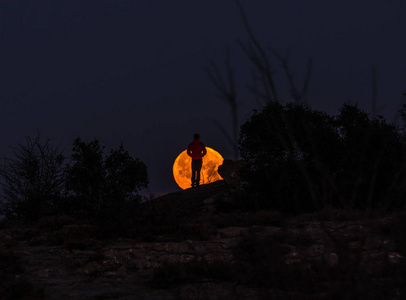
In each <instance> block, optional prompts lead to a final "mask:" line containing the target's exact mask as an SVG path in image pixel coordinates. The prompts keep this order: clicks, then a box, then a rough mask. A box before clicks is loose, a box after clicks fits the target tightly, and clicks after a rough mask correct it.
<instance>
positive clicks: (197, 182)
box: [195, 159, 203, 186]
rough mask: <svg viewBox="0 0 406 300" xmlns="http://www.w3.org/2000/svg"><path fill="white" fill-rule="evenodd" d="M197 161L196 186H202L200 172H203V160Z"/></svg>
mask: <svg viewBox="0 0 406 300" xmlns="http://www.w3.org/2000/svg"><path fill="white" fill-rule="evenodd" d="M195 160H196V166H195V168H196V181H195V182H196V186H199V184H200V171H201V170H202V165H203V160H201V159H195Z"/></svg>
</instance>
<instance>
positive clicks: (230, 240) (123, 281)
mask: <svg viewBox="0 0 406 300" xmlns="http://www.w3.org/2000/svg"><path fill="white" fill-rule="evenodd" d="M226 188H227V185H226V184H225V183H224V182H222V183H216V184H213V185H211V186H208V187H204V186H202V187H200V188H198V189H193V190H192V189H190V190H186V191H183V192H180V193H177V194H171V195H167V196H165V197H163V198H158V199H155V200H153V201H152V202H150V203H146V204H145V210H144V212H143V213H144V214H145V216H148V215H150V214H151V213H152V212H153V213H154V215H153V216H151V215H150V217H151V218H153V220H157V222H158V223H159V224H157V227H156V228H155V229H154V230H151V232H150V233H149V234H148V235H146V236H147V237H148V238H144V237H134V238H123V237H119V234H118V236H117V237H116V238H110V239H100V238H98V237H97V228H95V227H94V225H88V224H66V223H69V220H68V219H67V220H64V221H61V220H57V221H53V222H49V221H48V223H47V222H43V223H41V222H40V223H38V224H36V225H25V224H4V225H3V226H2V227H1V229H0V253H2V255H3V257H5V253H9V254H10V255H11V254H12V255H13V257H18V261H19V264H20V267H21V269H18V270H17V271H15V272H14V273H13V274H14V275H13V274H9V275H8V276H5V275H4V274H0V275H2V276H3V277H2V278H3V279H4V278H8V279H10V278H14V279H16V278H21V277H24V278H26V280H27V281H28V282H30V283H32V285H33V286H34V287H36V288H37V289H40V290H42V291H43V294H44V297H46V299H75V300H81V299H120V300H124V299H332V298H334V297H336V299H340V298H341V299H343V297H344V298H345V297H347V298H346V299H355V298H351V297H355V296H354V295H352V293H355V294H356V295H361V296H365V295H370V294H372V292H373V293H376V297H375V298H373V299H378V298H379V296H380V294H379V292H382V291H386V292H387V295H388V297H387V299H402V296H404V292H405V286H406V285H405V284H404V283H405V280H404V279H402V276H403V274H404V271H405V257H404V255H405V249H406V238H404V236H403V234H404V233H403V230H404V229H405V228H406V226H404V224H406V222H402V220H403V217H402V216H400V218H399V216H396V215H392V216H386V217H380V218H372V217H369V218H366V217H364V216H362V215H357V214H355V215H354V214H352V213H342V214H341V215H337V213H335V212H329V213H326V214H315V215H302V216H295V217H286V216H283V215H281V214H279V213H276V212H255V213H254V212H252V213H247V212H245V213H244V212H235V213H230V214H224V213H216V210H215V203H216V199H218V198H219V197H220V198H221V197H224V194H225V193H226ZM168 215H171V216H170V217H169V216H168ZM168 220H169V221H168ZM172 220H174V222H177V223H176V224H175V225H176V226H174V228H171V230H168V229H165V226H166V225H165V224H168V223H167V222H172ZM175 220H178V221H175ZM55 222H58V224H59V225H58V226H51V225H49V224H51V223H52V224H53V223H55ZM64 224H65V225H64ZM402 224H403V225H402ZM144 230H147V227H145V228H144ZM181 233H182V234H181ZM197 233H198V234H197ZM192 271H193V272H194V273H191V272H192ZM14 279H13V280H14ZM289 280H290V281H289ZM9 282H10V281H9ZM9 284H10V283H9ZM380 287H382V288H380ZM368 289H370V292H369V290H368ZM385 289H386V290H385ZM377 291H378V292H377ZM357 293H358V294H357ZM377 297H378V298H377ZM26 299H31V298H26ZM33 299H34V298H33ZM35 299H37V298H35ZM359 299H361V298H359Z"/></svg>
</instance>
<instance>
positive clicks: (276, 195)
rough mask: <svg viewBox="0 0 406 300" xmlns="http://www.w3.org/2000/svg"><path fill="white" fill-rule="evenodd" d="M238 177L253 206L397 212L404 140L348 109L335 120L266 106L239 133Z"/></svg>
mask: <svg viewBox="0 0 406 300" xmlns="http://www.w3.org/2000/svg"><path fill="white" fill-rule="evenodd" d="M239 145H240V151H241V155H242V157H243V158H244V159H245V160H246V161H247V162H248V165H249V168H248V169H247V170H245V171H243V174H242V176H243V177H244V178H245V179H246V181H247V182H248V183H249V189H250V190H251V192H252V193H254V194H256V195H257V197H255V199H254V200H255V201H254V202H253V204H255V205H256V207H261V208H264V207H265V208H274V209H281V210H288V211H303V210H315V209H318V208H322V207H325V206H335V207H351V208H361V209H365V208H384V209H388V208H389V207H399V206H401V205H403V203H404V201H403V200H402V199H403V198H404V196H405V192H406V182H405V180H404V177H405V176H404V175H405V167H404V163H405V155H404V139H403V137H402V135H400V134H399V131H398V128H397V127H396V126H395V125H394V124H389V123H387V122H386V121H385V120H384V119H383V118H382V117H379V118H375V119H371V118H369V115H368V114H367V113H365V112H364V111H362V110H360V109H359V108H357V107H356V106H351V105H346V104H345V105H343V106H342V108H341V109H340V112H339V114H338V115H337V116H330V115H328V114H326V113H323V112H320V111H317V110H311V109H310V108H308V107H306V106H305V105H303V104H292V103H288V104H286V105H285V106H284V105H282V104H280V103H277V102H270V103H269V104H268V105H267V106H266V107H264V109H263V110H261V111H260V112H256V113H254V115H253V116H252V117H251V118H250V119H249V120H248V121H247V122H246V123H245V124H244V125H243V126H242V127H241V135H240V141H239Z"/></svg>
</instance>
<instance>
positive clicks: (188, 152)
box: [186, 145, 192, 157]
mask: <svg viewBox="0 0 406 300" xmlns="http://www.w3.org/2000/svg"><path fill="white" fill-rule="evenodd" d="M186 153H187V155H189V156H190V157H192V150H191V149H190V145H189V146H188V147H187V150H186Z"/></svg>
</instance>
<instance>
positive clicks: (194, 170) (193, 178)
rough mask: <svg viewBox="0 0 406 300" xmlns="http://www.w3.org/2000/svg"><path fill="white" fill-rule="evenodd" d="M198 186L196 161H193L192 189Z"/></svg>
mask: <svg viewBox="0 0 406 300" xmlns="http://www.w3.org/2000/svg"><path fill="white" fill-rule="evenodd" d="M195 186H196V160H195V159H192V187H195Z"/></svg>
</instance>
